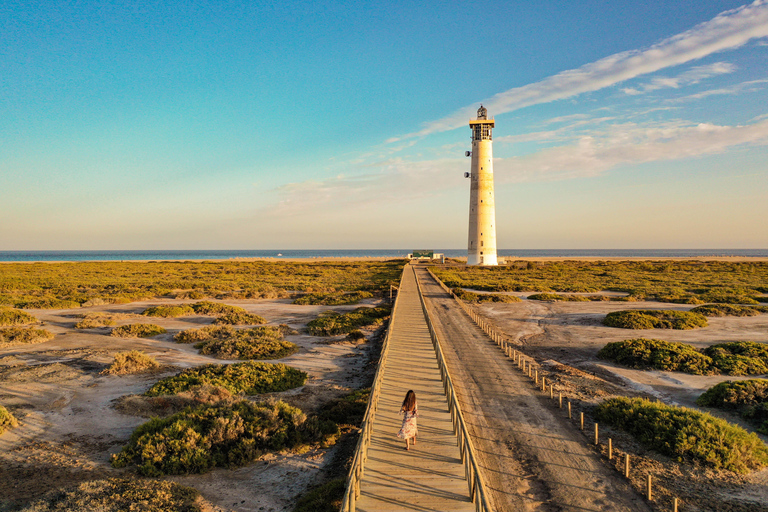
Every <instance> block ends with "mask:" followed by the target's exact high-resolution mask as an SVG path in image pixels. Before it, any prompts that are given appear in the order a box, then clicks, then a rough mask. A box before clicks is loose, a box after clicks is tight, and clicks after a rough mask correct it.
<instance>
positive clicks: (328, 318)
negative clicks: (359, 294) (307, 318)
mask: <svg viewBox="0 0 768 512" xmlns="http://www.w3.org/2000/svg"><path fill="white" fill-rule="evenodd" d="M390 313H391V309H390V308H389V307H388V306H380V307H376V308H368V307H359V308H357V309H355V310H354V311H351V312H349V313H337V312H335V311H327V312H324V313H323V314H322V315H321V316H319V317H318V318H315V319H314V320H312V321H311V322H309V323H308V324H307V329H308V330H309V333H310V334H312V335H314V336H335V335H337V334H349V333H350V332H352V331H354V330H355V329H360V328H362V327H373V326H376V325H380V324H382V323H383V322H384V319H385V318H387V317H388V316H389V315H390Z"/></svg>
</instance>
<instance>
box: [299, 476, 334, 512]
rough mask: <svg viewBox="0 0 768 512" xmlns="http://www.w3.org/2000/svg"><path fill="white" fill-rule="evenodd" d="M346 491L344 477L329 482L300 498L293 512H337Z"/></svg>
mask: <svg viewBox="0 0 768 512" xmlns="http://www.w3.org/2000/svg"><path fill="white" fill-rule="evenodd" d="M346 490H347V479H346V477H343V476H341V477H338V478H334V479H333V480H329V481H328V482H326V483H324V484H322V485H319V486H317V487H315V488H314V489H311V490H309V491H308V492H307V493H305V494H304V495H303V496H301V497H300V498H299V500H298V501H297V502H296V506H295V507H294V508H293V512H338V511H339V510H340V509H341V501H342V500H343V499H344V493H345V492H346Z"/></svg>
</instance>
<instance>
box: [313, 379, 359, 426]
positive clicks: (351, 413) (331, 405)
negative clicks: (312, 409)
mask: <svg viewBox="0 0 768 512" xmlns="http://www.w3.org/2000/svg"><path fill="white" fill-rule="evenodd" d="M370 396H371V388H363V389H358V390H356V391H353V392H351V393H349V394H347V395H345V396H343V397H341V398H337V399H335V400H331V401H330V402H328V403H326V404H325V405H323V407H322V408H321V409H320V411H319V412H318V416H319V417H320V419H322V420H328V421H332V422H334V423H336V424H338V425H344V426H353V427H358V426H360V425H361V424H362V423H363V417H364V416H365V410H366V408H367V407H368V400H369V399H370Z"/></svg>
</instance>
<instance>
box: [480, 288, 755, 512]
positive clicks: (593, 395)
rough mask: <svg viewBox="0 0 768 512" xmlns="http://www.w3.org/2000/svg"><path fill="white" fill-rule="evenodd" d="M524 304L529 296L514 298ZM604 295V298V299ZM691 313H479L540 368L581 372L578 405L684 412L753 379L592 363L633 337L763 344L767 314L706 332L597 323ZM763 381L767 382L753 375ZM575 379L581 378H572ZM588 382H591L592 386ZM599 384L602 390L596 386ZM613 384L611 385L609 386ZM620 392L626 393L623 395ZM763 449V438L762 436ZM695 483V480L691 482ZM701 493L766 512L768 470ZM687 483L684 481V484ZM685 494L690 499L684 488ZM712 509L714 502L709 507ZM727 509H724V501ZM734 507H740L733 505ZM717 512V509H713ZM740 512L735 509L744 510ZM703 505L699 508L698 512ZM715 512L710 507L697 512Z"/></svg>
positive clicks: (604, 309) (507, 307) (550, 305)
mask: <svg viewBox="0 0 768 512" xmlns="http://www.w3.org/2000/svg"><path fill="white" fill-rule="evenodd" d="M513 294H514V295H518V296H520V297H521V298H524V299H525V297H527V295H530V294H529V293H513ZM603 294H607V293H606V292H603ZM692 307H694V306H691V305H681V304H666V303H658V302H630V303H624V302H541V301H533V300H530V301H529V300H523V302H520V303H490V304H483V305H481V306H480V308H479V309H480V312H481V313H482V314H483V316H485V317H486V318H487V319H489V320H490V321H491V322H492V323H493V324H494V325H495V326H496V327H498V328H499V329H501V330H502V331H503V332H505V333H506V334H507V336H509V337H510V338H512V339H514V340H517V341H518V342H519V343H520V344H521V345H522V347H523V350H524V351H525V352H526V353H528V354H529V355H531V356H534V357H535V358H536V359H537V360H538V361H539V362H543V364H544V366H545V367H547V366H549V367H553V366H557V365H558V364H564V365H568V366H570V367H573V368H575V369H576V370H575V371H576V372H579V371H582V372H583V375H580V376H578V378H579V379H581V381H582V382H581V385H582V386H583V387H584V388H585V389H586V388H589V389H588V391H587V392H586V393H585V394H583V395H581V396H580V397H579V398H581V399H584V400H587V401H589V400H592V401H596V399H599V398H600V396H601V395H602V396H609V395H612V394H616V393H617V392H618V394H630V395H631V394H637V393H640V394H643V395H646V396H650V397H656V398H658V399H659V400H661V401H663V402H665V403H668V404H672V405H682V406H686V407H697V406H696V404H695V401H696V399H697V398H698V397H699V395H701V394H702V393H703V392H704V391H706V390H707V389H708V388H710V387H711V386H713V385H715V384H717V383H719V382H722V381H726V380H739V379H748V378H756V376H751V377H732V376H723V375H713V376H698V375H688V374H684V373H677V372H661V371H642V370H632V369H627V368H623V367H620V366H617V365H614V364H612V363H609V362H606V361H601V360H599V359H597V357H596V355H597V352H598V351H599V350H600V348H602V347H603V346H604V345H605V344H606V343H609V342H614V341H622V340H626V339H630V338H639V337H645V338H657V339H663V340H667V341H679V342H685V343H690V344H692V345H694V346H696V347H699V348H703V347H706V346H709V345H713V344H715V343H722V342H727V341H756V342H761V343H768V314H762V315H758V316H754V317H721V318H708V323H709V325H708V326H707V327H705V328H701V329H694V330H686V331H682V330H670V329H647V330H626V329H616V328H611V327H605V326H603V325H602V323H601V321H602V319H603V317H604V316H605V315H606V314H607V313H609V312H611V311H618V310H623V309H675V310H680V311H685V310H689V309H691V308H692ZM757 377H766V376H757ZM577 380H578V379H577ZM590 381H591V382H590ZM601 382H604V383H605V384H606V385H601ZM608 384H610V385H608ZM622 390H623V391H622ZM707 411H708V412H710V413H712V414H714V415H717V416H720V417H723V418H725V419H727V420H728V421H730V422H732V423H737V424H740V425H741V426H743V427H744V428H746V429H747V430H749V431H754V428H753V427H751V426H750V425H749V424H747V423H745V422H743V421H742V420H741V419H740V418H738V417H737V416H734V415H729V414H726V413H723V412H722V411H718V410H715V409H711V410H710V409H707ZM760 437H761V438H762V439H763V441H765V442H768V436H760ZM688 476H690V477H691V478H690V479H689V480H690V481H692V480H693V479H694V477H695V475H688ZM711 476H712V484H711V485H710V486H704V487H702V489H701V491H696V492H701V493H717V494H718V495H719V496H720V497H722V498H723V499H725V500H726V501H727V502H728V506H730V507H735V508H719V510H768V469H766V470H763V471H759V472H755V473H752V474H751V475H748V476H747V477H745V478H734V479H731V480H729V481H727V482H725V481H724V482H720V483H716V482H715V480H716V479H717V478H718V475H716V474H714V473H713V474H712V475H711ZM686 478H687V477H686ZM688 491H689V492H694V491H693V490H691V489H688ZM714 503H715V502H714V501H713V504H714ZM723 503H724V502H723ZM733 503H737V504H740V505H733ZM717 505H718V506H722V503H720V502H718V503H717ZM742 505H743V507H744V508H738V507H739V506H742ZM699 506H702V505H699ZM694 510H714V508H707V507H706V506H702V508H694Z"/></svg>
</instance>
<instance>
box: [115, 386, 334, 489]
mask: <svg viewBox="0 0 768 512" xmlns="http://www.w3.org/2000/svg"><path fill="white" fill-rule="evenodd" d="M338 432H339V430H338V427H337V426H336V425H335V424H334V423H333V422H330V421H321V420H319V419H317V418H316V417H312V418H307V416H306V415H305V414H304V413H303V412H302V411H301V409H297V408H295V407H291V406H289V405H288V404H286V403H284V402H276V403H273V404H269V403H259V404H256V403H251V402H248V401H246V400H243V401H240V402H236V403H234V404H230V405H220V404H216V405H203V406H200V407H198V408H196V409H187V410H184V411H182V412H180V413H177V414H174V415H172V416H169V417H168V418H162V419H161V418H154V419H151V420H149V421H148V422H147V423H145V424H143V425H141V426H140V427H138V428H137V429H136V430H135V431H134V432H133V434H132V435H131V439H130V441H129V442H128V445H127V446H125V447H124V448H123V450H122V451H121V452H120V453H119V454H116V455H113V456H112V465H113V466H115V467H118V468H120V467H125V466H126V465H128V464H136V466H137V468H138V471H139V473H141V474H142V475H146V476H159V475H167V474H173V475H179V474H190V473H204V472H206V471H209V470H210V469H212V468H214V467H229V468H231V467H237V466H242V465H243V464H246V463H248V462H251V461H253V460H255V459H256V458H258V457H260V456H261V455H262V454H263V453H264V452H265V451H278V450H284V449H297V448H300V447H302V446H306V445H310V444H326V445H327V444H331V443H332V442H333V441H334V440H335V437H336V436H337V435H338Z"/></svg>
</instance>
